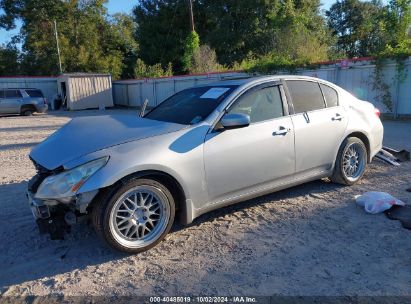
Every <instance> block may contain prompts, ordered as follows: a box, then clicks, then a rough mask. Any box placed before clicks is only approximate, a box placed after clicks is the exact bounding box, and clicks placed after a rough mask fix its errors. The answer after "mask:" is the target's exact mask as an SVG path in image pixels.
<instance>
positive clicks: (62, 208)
mask: <svg viewBox="0 0 411 304" xmlns="http://www.w3.org/2000/svg"><path fill="white" fill-rule="evenodd" d="M39 178H40V177H39V176H38V175H36V176H35V177H33V179H32V180H31V181H30V182H29V189H28V190H27V192H26V196H27V199H28V203H29V205H30V209H31V212H32V213H33V216H34V219H35V220H36V223H37V226H38V228H39V232H40V233H41V234H49V235H50V237H51V239H52V240H61V239H64V234H65V233H68V232H70V230H71V229H70V228H71V226H72V225H73V224H75V223H76V222H77V221H78V219H80V218H84V216H86V215H87V214H88V210H87V209H88V207H89V205H90V203H91V202H92V200H93V199H94V197H95V196H96V195H97V193H98V190H95V191H91V192H86V193H82V194H77V195H75V196H73V197H67V198H63V199H58V200H57V199H48V200H42V199H38V198H36V196H35V193H34V192H33V191H32V190H35V188H34V189H33V186H32V185H35V184H36V182H35V181H36V180H37V179H39ZM33 181H34V182H33Z"/></svg>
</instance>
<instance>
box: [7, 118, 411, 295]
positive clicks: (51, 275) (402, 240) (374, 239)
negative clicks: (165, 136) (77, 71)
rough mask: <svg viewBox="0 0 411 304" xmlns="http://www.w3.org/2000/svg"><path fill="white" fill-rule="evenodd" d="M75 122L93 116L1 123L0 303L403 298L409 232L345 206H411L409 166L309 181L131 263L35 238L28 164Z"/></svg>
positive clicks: (72, 239)
mask: <svg viewBox="0 0 411 304" xmlns="http://www.w3.org/2000/svg"><path fill="white" fill-rule="evenodd" d="M114 111H115V112H116V113H118V112H121V111H122V110H114ZM107 112H111V111H106V112H105V113H107ZM127 113H129V114H130V115H134V114H135V113H134V111H127ZM78 115H99V112H98V111H83V112H77V113H59V114H52V115H37V116H34V117H1V118H0V295H1V294H3V296H14V295H25V296H28V295H47V294H50V293H53V294H58V295H65V296H69V295H90V296H91V295H112V296H113V295H114V296H121V295H174V296H184V295H208V296H215V295H235V296H238V295H304V296H310V295H315V296H318V295H321V296H322V295H328V296H335V295H374V296H378V295H408V296H409V295H411V254H410V252H411V231H410V230H406V229H403V228H402V227H401V225H400V222H398V221H391V220H389V219H388V218H386V217H385V215H368V214H366V213H365V212H364V211H363V210H362V209H361V208H360V207H358V206H356V205H355V203H354V201H353V197H354V196H355V195H357V194H361V193H363V192H365V191H386V192H389V193H391V194H392V195H394V196H396V197H397V198H399V199H402V200H403V201H405V202H407V203H409V204H411V193H409V192H406V191H405V189H407V188H409V187H411V163H404V164H403V165H402V166H401V167H393V166H388V165H386V164H384V163H382V162H380V161H378V160H376V161H374V162H373V163H372V164H371V165H370V166H369V167H368V170H367V172H366V175H365V178H364V179H363V180H362V182H361V183H360V184H358V185H356V186H353V187H342V186H338V185H334V184H332V183H328V182H326V181H316V182H312V183H308V184H305V185H302V186H298V187H294V188H292V189H288V190H284V191H281V192H278V193H274V194H271V195H268V196H265V197H261V198H258V199H254V200H251V201H248V202H244V203H241V204H237V205H234V206H231V207H228V208H224V209H221V210H218V211H215V212H212V213H209V214H206V215H204V216H202V217H201V218H199V219H197V220H196V221H195V222H194V223H193V224H192V225H190V226H189V227H180V226H179V225H176V226H175V227H174V229H173V232H172V233H170V234H169V235H168V237H167V238H166V240H165V241H164V242H162V243H161V244H160V245H159V246H157V247H156V248H154V249H152V250H150V251H148V252H145V253H142V254H139V255H131V256H130V255H124V254H119V253H117V252H113V251H112V250H110V249H109V248H108V247H106V245H105V244H104V243H102V242H101V241H100V240H98V239H97V237H96V235H95V233H94V231H93V230H92V228H91V227H88V226H86V225H83V226H77V227H75V229H74V231H73V233H72V234H70V235H69V236H68V237H67V239H66V240H64V241H50V240H49V238H48V236H40V235H39V233H38V231H37V228H36V226H35V222H34V220H33V217H32V214H31V212H30V210H29V207H28V204H27V201H26V198H25V189H26V187H27V181H28V179H29V178H31V176H33V175H34V174H35V170H34V167H33V166H32V164H31V162H30V161H29V159H28V157H27V155H28V153H29V151H30V149H31V148H32V147H33V146H34V145H36V144H37V143H39V142H40V141H42V140H43V139H44V138H46V137H47V136H48V135H49V134H51V133H52V132H53V131H55V130H56V129H58V128H59V127H60V126H61V125H63V124H64V123H66V122H68V121H69V120H70V118H71V117H73V116H78ZM385 130H386V134H385V144H386V145H389V146H392V147H396V148H407V149H408V150H411V122H386V123H385Z"/></svg>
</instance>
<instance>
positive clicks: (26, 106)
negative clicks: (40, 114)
mask: <svg viewBox="0 0 411 304" xmlns="http://www.w3.org/2000/svg"><path fill="white" fill-rule="evenodd" d="M24 110H32V111H33V112H36V111H37V109H36V107H35V106H34V105H32V104H29V103H25V104H22V105H21V106H20V113H22V112H23V111H24Z"/></svg>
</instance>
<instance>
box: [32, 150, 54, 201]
mask: <svg viewBox="0 0 411 304" xmlns="http://www.w3.org/2000/svg"><path fill="white" fill-rule="evenodd" d="M30 160H31V161H32V162H33V165H34V167H35V168H36V171H37V174H36V175H35V176H33V178H32V179H31V180H30V181H29V186H28V190H29V191H30V192H32V193H36V192H37V189H38V188H39V186H40V184H41V183H42V182H43V181H44V180H45V179H46V178H47V177H48V176H50V175H52V174H53V173H54V172H53V171H51V170H48V169H46V168H44V167H43V166H41V165H39V164H38V163H36V161H35V160H33V159H32V158H30Z"/></svg>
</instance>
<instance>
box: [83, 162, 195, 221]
mask: <svg viewBox="0 0 411 304" xmlns="http://www.w3.org/2000/svg"><path fill="white" fill-rule="evenodd" d="M140 178H147V179H152V180H155V181H157V182H159V183H161V184H163V185H164V186H165V187H167V189H168V190H169V191H170V193H171V195H172V196H173V198H174V201H175V204H176V215H177V220H178V221H179V222H180V223H182V224H187V223H188V222H187V215H188V214H189V213H190V212H189V210H190V209H189V206H188V205H187V202H186V194H185V192H184V189H183V187H182V186H181V184H180V183H179V182H178V180H177V179H176V178H174V177H173V176H172V175H170V174H169V173H166V172H164V171H160V170H144V171H138V172H134V173H131V174H129V175H126V176H124V177H122V178H121V179H120V180H118V181H117V182H116V183H114V184H113V185H111V186H108V187H106V188H104V189H102V190H100V191H99V192H100V193H101V194H102V193H104V194H105V196H106V195H107V193H109V196H110V197H111V196H112V195H114V193H115V191H116V190H117V189H119V188H120V187H121V185H123V184H125V183H126V182H128V181H130V180H132V179H140ZM100 193H99V194H100ZM104 194H103V195H104ZM100 198H101V196H100V195H96V197H95V199H94V200H93V202H92V203H91V204H90V208H93V205H95V204H98V203H99V200H100Z"/></svg>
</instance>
